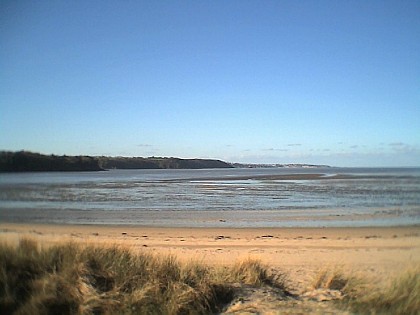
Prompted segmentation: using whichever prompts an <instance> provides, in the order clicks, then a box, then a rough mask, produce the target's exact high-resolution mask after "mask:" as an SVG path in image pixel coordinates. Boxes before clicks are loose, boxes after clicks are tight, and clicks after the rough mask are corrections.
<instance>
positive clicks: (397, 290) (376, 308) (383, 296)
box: [314, 268, 420, 315]
mask: <svg viewBox="0 0 420 315" xmlns="http://www.w3.org/2000/svg"><path fill="white" fill-rule="evenodd" d="M368 280H369V279H361V278H359V277H355V276H352V275H346V274H345V273H344V272H342V271H340V270H339V269H335V270H331V271H323V272H321V273H320V274H319V275H318V277H317V278H316V279H315V281H314V288H315V289H318V288H322V289H331V290H339V291H341V292H342V293H343V296H344V299H343V300H342V301H340V302H339V304H340V306H341V307H343V308H346V309H349V310H351V311H353V312H355V313H356V314H396V315H398V314H401V315H403V314H404V315H406V314H407V315H410V314H413V315H414V314H419V310H420V268H415V269H412V270H409V271H406V272H404V273H402V274H401V275H400V276H399V277H397V278H395V279H393V280H392V281H391V282H390V284H389V285H388V286H385V287H379V286H378V285H375V284H376V282H375V281H374V280H373V279H370V281H368Z"/></svg>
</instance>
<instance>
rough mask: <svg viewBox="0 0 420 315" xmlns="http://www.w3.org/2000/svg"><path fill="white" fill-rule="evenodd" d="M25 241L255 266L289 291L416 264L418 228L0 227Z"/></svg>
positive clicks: (419, 259)
mask: <svg viewBox="0 0 420 315" xmlns="http://www.w3.org/2000/svg"><path fill="white" fill-rule="evenodd" d="M23 237H29V238H32V239H34V240H37V241H38V242H39V243H40V244H41V245H42V246H48V245H51V244H56V243H62V242H65V241H74V242H80V243H82V244H92V243H94V244H98V245H99V244H107V245H110V244H117V245H121V246H124V247H128V248H130V249H132V250H133V251H140V252H151V253H157V254H171V255H174V256H175V257H176V258H177V259H179V260H180V261H182V262H188V261H195V262H202V263H205V264H212V265H229V264H233V263H234V262H236V261H238V260H243V259H246V258H253V259H258V260H260V261H261V262H262V263H263V264H266V265H268V266H269V267H270V268H272V269H273V270H275V271H276V272H281V273H284V274H286V275H287V277H288V278H289V281H290V284H291V286H292V288H293V290H295V291H296V292H303V291H305V290H307V289H308V287H310V286H311V284H312V282H313V279H314V278H316V276H317V275H318V274H319V272H321V271H325V270H332V269H341V270H344V271H345V272H347V273H349V274H354V275H362V276H363V277H372V278H377V279H382V280H386V279H388V278H389V277H391V276H392V275H394V274H398V273H399V272H401V271H403V270H405V269H409V268H412V267H416V266H419V265H420V227H419V226H405V227H355V228H167V227H142V226H104V225H48V224H15V223H1V224H0V240H1V241H3V242H9V243H17V242H18V240H19V239H21V238H23Z"/></svg>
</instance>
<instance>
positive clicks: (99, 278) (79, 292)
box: [0, 239, 274, 314]
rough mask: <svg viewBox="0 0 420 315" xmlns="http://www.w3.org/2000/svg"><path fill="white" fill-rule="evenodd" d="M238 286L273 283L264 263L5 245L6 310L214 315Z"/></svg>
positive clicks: (1, 260)
mask: <svg viewBox="0 0 420 315" xmlns="http://www.w3.org/2000/svg"><path fill="white" fill-rule="evenodd" d="M236 283H244V284H245V283H246V284H252V285H260V284H263V283H264V284H266V283H271V284H273V283H274V280H273V278H271V277H270V276H269V275H268V272H267V270H266V269H265V267H264V266H262V265H261V264H260V263H259V262H258V261H244V262H241V263H238V264H237V265H236V266H234V267H233V268H232V269H229V268H226V267H221V268H219V269H217V268H211V267H209V266H205V265H202V264H197V263H193V262H191V263H187V264H180V263H179V262H178V261H177V260H176V259H175V257H173V256H157V255H156V256H155V255H150V254H144V253H140V254H133V253H132V252H131V251H129V250H128V249H125V248H122V247H117V246H102V247H99V246H91V245H88V246H82V245H77V244H75V243H65V244H61V245H56V246H52V247H49V248H41V247H40V246H39V245H38V244H37V243H36V242H35V241H33V240H30V239H22V240H21V241H20V243H19V245H18V246H11V245H6V244H1V245H0V313H1V314H116V313H118V314H121V313H122V314H209V313H214V312H220V311H221V310H222V308H223V306H224V305H225V304H226V303H228V302H230V301H231V300H232V299H233V297H234V290H235V289H234V285H233V284H236Z"/></svg>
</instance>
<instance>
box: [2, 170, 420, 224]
mask: <svg viewBox="0 0 420 315" xmlns="http://www.w3.org/2000/svg"><path fill="white" fill-rule="evenodd" d="M0 222H19V223H47V224H84V225H85V224H90V225H98V224H106V225H138V226H165V227H186V228H187V227H237V228H241V227H260V228H263V227H351V226H358V227H360V226H403V225H420V168H334V167H326V168H233V169H202V170H109V171H101V172H39V173H1V174H0Z"/></svg>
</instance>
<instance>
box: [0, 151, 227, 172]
mask: <svg viewBox="0 0 420 315" xmlns="http://www.w3.org/2000/svg"><path fill="white" fill-rule="evenodd" d="M230 167H232V166H231V164H229V163H226V162H223V161H219V160H208V159H179V158H173V157H170V158H167V157H149V158H143V157H107V156H67V155H62V156H58V155H44V154H40V153H33V152H29V151H18V152H9V151H1V152H0V172H53V171H69V172H72V171H73V172H74V171H103V170H107V169H202V168H230Z"/></svg>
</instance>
